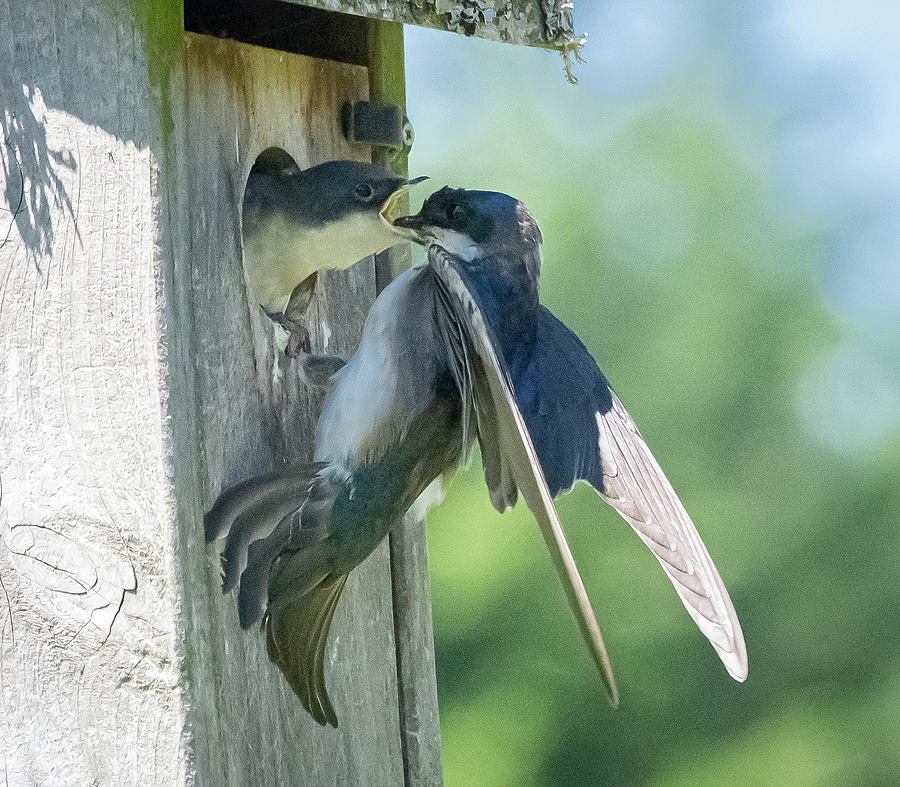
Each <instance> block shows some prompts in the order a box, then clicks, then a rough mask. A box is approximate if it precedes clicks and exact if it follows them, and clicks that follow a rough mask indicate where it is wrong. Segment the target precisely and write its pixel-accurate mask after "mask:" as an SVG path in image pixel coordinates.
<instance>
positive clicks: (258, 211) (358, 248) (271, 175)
mask: <svg viewBox="0 0 900 787" xmlns="http://www.w3.org/2000/svg"><path fill="white" fill-rule="evenodd" d="M285 158H286V157H285ZM278 163H279V165H277V166H260V165H259V164H257V166H255V167H254V168H253V169H252V170H251V171H250V176H249V177H248V179H247V186H246V189H245V190H244V206H243V216H242V220H241V234H242V237H243V245H244V269H245V270H246V273H247V281H248V284H249V287H250V296H251V297H252V298H253V299H254V300H256V302H257V303H259V304H260V305H261V306H262V308H263V310H264V311H265V312H266V314H267V315H268V316H269V318H270V319H271V320H272V321H273V322H275V323H276V324H277V325H279V326H281V328H282V329H283V331H282V332H279V334H278V339H279V345H280V346H281V349H283V350H285V351H286V353H287V354H288V355H289V356H291V357H295V356H297V355H299V354H300V353H301V352H309V349H310V347H309V332H308V330H307V329H306V326H305V325H304V324H303V319H302V318H303V315H304V314H305V313H306V310H307V309H308V308H309V304H310V302H311V301H312V298H313V295H314V293H315V286H316V279H317V273H318V271H320V270H324V269H327V268H337V269H345V268H349V267H350V266H352V265H354V264H355V263H357V262H359V260H361V259H364V258H365V257H368V256H370V255H372V254H377V253H379V252H381V251H384V250H385V249H387V248H388V247H390V246H392V245H394V244H395V243H397V241H398V240H400V238H399V237H398V235H397V233H396V232H394V230H393V228H392V227H391V219H392V218H393V216H392V215H391V213H392V211H393V210H394V209H396V206H397V204H398V203H399V201H400V196H401V195H402V194H403V193H404V192H405V191H406V190H407V189H409V188H410V187H412V186H413V185H415V184H416V183H419V182H421V181H422V180H425V178H414V179H413V180H407V179H406V178H404V177H401V176H399V175H395V174H394V173H392V172H389V171H388V170H386V169H384V168H383V167H379V166H377V165H375V164H367V163H363V162H359V161H327V162H325V163H324V164H318V165H316V166H314V167H310V168H308V169H304V170H301V169H300V168H299V167H298V166H297V165H296V164H294V163H293V162H290V163H287V162H285V161H284V160H283V159H280V158H279V159H278Z"/></svg>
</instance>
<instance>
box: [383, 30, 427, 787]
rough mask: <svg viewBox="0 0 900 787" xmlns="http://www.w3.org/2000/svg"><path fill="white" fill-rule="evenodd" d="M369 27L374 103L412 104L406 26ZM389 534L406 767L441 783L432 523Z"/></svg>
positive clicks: (392, 266) (399, 254)
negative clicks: (430, 561)
mask: <svg viewBox="0 0 900 787" xmlns="http://www.w3.org/2000/svg"><path fill="white" fill-rule="evenodd" d="M368 30H369V95H370V97H371V98H372V100H374V101H383V102H385V103H389V104H395V105H398V106H401V107H403V108H404V109H405V108H406V75H405V68H404V53H403V25H402V24H399V23H397V22H383V21H377V20H369V27H368ZM407 156H408V153H407V152H403V153H401V154H400V155H399V156H397V155H396V154H394V155H392V154H390V153H388V152H386V151H384V150H380V151H376V159H377V162H378V163H380V164H382V165H384V166H388V167H393V169H394V170H395V171H396V172H399V173H400V174H402V175H408V174H409V172H408V169H407ZM417 174H418V173H417ZM407 204H408V199H407ZM411 262H412V258H411V254H410V247H409V246H408V245H406V244H404V245H402V246H396V247H394V248H393V249H389V250H388V251H386V252H383V253H382V254H378V255H377V256H376V258H375V278H376V282H377V285H378V291H379V292H380V291H381V290H382V289H384V287H386V286H387V284H388V282H389V281H390V280H391V279H393V278H394V277H395V276H397V275H398V274H400V273H401V272H402V271H404V270H406V269H407V268H408V267H409V265H410V263H411ZM389 538H390V551H391V570H392V588H393V597H394V637H395V640H396V644H397V668H398V681H397V685H398V690H399V695H400V696H399V700H400V727H401V743H402V745H403V768H404V772H405V774H406V780H407V784H440V783H442V781H443V768H442V762H441V741H440V721H439V719H438V697H437V683H436V681H435V672H434V632H433V628H432V618H431V594H430V591H429V585H428V552H427V548H426V541H425V523H424V521H422V520H420V519H416V518H415V516H414V515H413V513H412V512H411V513H410V514H408V515H407V516H406V518H405V519H404V521H403V524H402V525H401V526H400V527H398V528H396V529H395V530H394V532H392V533H391V535H390V537H389Z"/></svg>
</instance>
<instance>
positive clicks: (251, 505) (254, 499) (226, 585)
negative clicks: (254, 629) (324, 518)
mask: <svg viewBox="0 0 900 787" xmlns="http://www.w3.org/2000/svg"><path fill="white" fill-rule="evenodd" d="M323 466H324V465H323V464H322V463H312V462H304V463H294V464H292V465H290V466H288V467H285V468H283V469H281V470H277V471H275V472H273V473H267V474H265V475H262V476H258V477H257V478H252V479H250V480H248V481H243V482H241V483H239V484H235V485H234V486H232V487H230V488H229V489H227V490H226V491H225V492H223V493H222V494H221V495H220V496H219V499H218V500H217V501H216V503H215V505H214V506H213V508H212V510H210V512H209V513H208V514H207V515H206V517H205V525H206V537H207V540H208V541H212V540H215V539H216V538H221V537H222V536H225V539H226V540H225V549H224V550H223V553H222V573H223V581H222V591H223V592H225V593H227V592H228V591H230V590H232V589H233V588H234V587H236V586H237V584H238V582H239V581H240V583H241V598H242V599H243V598H244V597H246V598H247V599H248V600H251V601H252V603H249V602H248V603H242V604H239V610H240V612H241V624H242V625H244V626H245V627H247V626H250V625H251V624H252V623H254V622H256V621H258V620H259V619H260V618H261V617H262V613H263V608H264V606H265V601H266V595H267V585H268V569H269V568H270V566H271V564H272V561H273V560H274V558H275V557H276V556H277V555H278V553H279V552H280V550H281V549H282V548H283V547H284V546H285V545H286V544H287V542H288V540H289V538H290V531H291V527H290V525H291V519H292V514H293V513H294V512H295V511H297V510H298V509H299V508H300V507H301V506H302V505H303V503H304V502H305V500H306V498H307V496H308V494H309V489H310V486H311V485H312V483H313V479H314V478H315V476H316V473H317V472H319V470H321V468H322V467H323Z"/></svg>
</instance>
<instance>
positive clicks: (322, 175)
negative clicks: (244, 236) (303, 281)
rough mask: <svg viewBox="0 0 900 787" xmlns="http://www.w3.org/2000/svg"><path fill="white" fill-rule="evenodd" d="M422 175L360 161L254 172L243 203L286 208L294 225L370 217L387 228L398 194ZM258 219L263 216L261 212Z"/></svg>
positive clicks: (268, 209) (271, 209)
mask: <svg viewBox="0 0 900 787" xmlns="http://www.w3.org/2000/svg"><path fill="white" fill-rule="evenodd" d="M424 179H425V178H415V179H413V180H407V179H406V178H404V177H401V176H400V175H395V174H394V173H393V172H389V171H388V170H386V169H385V168H384V167H379V166H377V165H375V164H367V163H364V162H361V161H326V162H325V163H324V164H317V165H316V166H314V167H310V168H309V169H304V170H299V169H298V168H297V167H296V166H294V167H287V168H282V169H279V170H276V171H258V172H257V171H254V172H252V173H251V175H250V179H249V180H248V181H247V192H246V194H245V197H244V200H245V209H246V206H247V205H246V203H248V202H249V204H250V206H251V208H256V209H257V210H261V211H262V212H263V213H266V212H269V213H271V212H286V213H288V214H289V215H290V216H291V217H292V219H293V220H294V222H295V223H296V224H297V225H298V226H303V227H309V228H311V229H312V228H320V227H324V226H325V225H328V224H334V223H337V222H343V221H347V220H350V219H359V220H363V219H365V220H369V221H372V222H375V223H377V224H380V225H381V226H382V228H383V229H387V230H390V229H391V227H390V223H391V221H392V220H393V218H394V216H395V215H396V214H394V216H392V215H390V211H391V209H392V208H394V207H395V206H396V203H397V202H398V198H399V196H400V195H401V194H403V192H405V191H406V190H407V189H408V188H409V187H410V186H412V185H414V184H416V183H419V182H420V181H422V180H424ZM261 217H262V216H261Z"/></svg>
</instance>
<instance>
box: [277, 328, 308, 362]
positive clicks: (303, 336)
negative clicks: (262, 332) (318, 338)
mask: <svg viewBox="0 0 900 787" xmlns="http://www.w3.org/2000/svg"><path fill="white" fill-rule="evenodd" d="M281 326H282V327H283V328H284V329H285V330H286V331H287V332H288V340H287V346H286V347H285V348H284V354H285V355H286V356H287V357H288V358H296V357H297V356H298V355H301V354H303V353H309V351H310V350H311V349H312V344H311V343H310V340H309V331H308V330H307V329H306V326H305V325H302V324H301V323H299V322H290V323H287V322H286V323H281Z"/></svg>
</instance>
